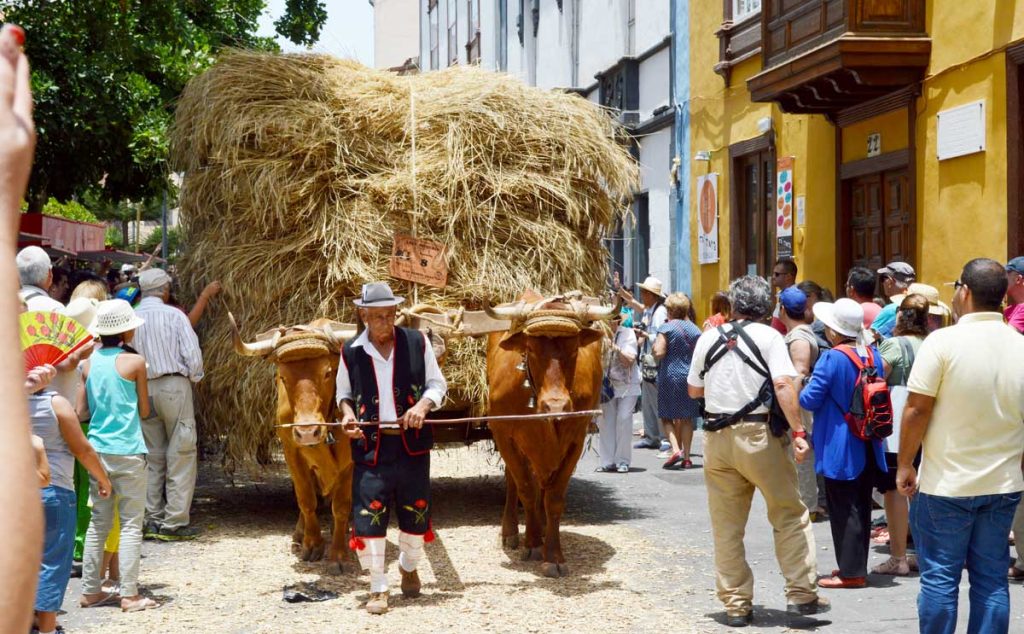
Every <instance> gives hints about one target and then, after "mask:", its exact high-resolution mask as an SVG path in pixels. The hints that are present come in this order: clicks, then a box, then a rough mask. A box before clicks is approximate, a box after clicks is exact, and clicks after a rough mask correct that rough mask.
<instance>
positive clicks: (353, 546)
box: [348, 535, 366, 550]
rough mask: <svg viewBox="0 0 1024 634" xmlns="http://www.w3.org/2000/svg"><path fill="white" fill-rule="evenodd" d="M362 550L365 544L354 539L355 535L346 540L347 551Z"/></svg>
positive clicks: (358, 539)
mask: <svg viewBox="0 0 1024 634" xmlns="http://www.w3.org/2000/svg"><path fill="white" fill-rule="evenodd" d="M364 548H366V542H364V541H363V540H362V539H360V538H358V537H356V536H355V535H352V537H351V538H350V539H349V540H348V549H349V550H362V549H364Z"/></svg>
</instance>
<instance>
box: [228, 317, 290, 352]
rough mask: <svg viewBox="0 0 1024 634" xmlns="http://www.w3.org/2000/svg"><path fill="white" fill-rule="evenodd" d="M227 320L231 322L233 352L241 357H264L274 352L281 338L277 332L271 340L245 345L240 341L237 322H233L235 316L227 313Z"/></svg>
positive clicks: (279, 332) (240, 336)
mask: <svg viewBox="0 0 1024 634" xmlns="http://www.w3.org/2000/svg"><path fill="white" fill-rule="evenodd" d="M228 320H229V321H230V322H231V341H232V342H233V343H234V345H235V352H237V353H238V354H240V355H242V356H243V357H265V356H267V355H268V354H270V353H271V352H273V351H274V348H276V347H277V342H278V340H279V339H280V338H281V331H280V330H279V331H277V332H276V333H274V337H273V338H272V339H267V340H264V341H259V342H256V343H246V342H244V341H242V335H241V334H240V333H239V332H238V322H236V321H235V316H234V315H232V314H231V312H230V311H228Z"/></svg>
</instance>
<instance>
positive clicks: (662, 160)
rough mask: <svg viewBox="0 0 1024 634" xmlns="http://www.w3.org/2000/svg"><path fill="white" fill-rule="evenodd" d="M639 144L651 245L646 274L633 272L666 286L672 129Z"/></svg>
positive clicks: (669, 274)
mask: <svg viewBox="0 0 1024 634" xmlns="http://www.w3.org/2000/svg"><path fill="white" fill-rule="evenodd" d="M638 142H639V144H640V179H641V183H642V184H641V189H643V190H647V196H648V214H649V218H650V224H651V245H650V249H649V250H648V258H649V260H648V268H649V269H650V270H649V271H636V272H635V275H634V277H633V279H635V280H637V281H639V280H640V279H641V278H640V277H637V276H642V275H647V274H649V275H653V276H655V277H657V278H658V279H659V280H661V281H662V282H663V283H664V284H665V285H666V287H669V286H670V285H671V280H672V270H671V266H672V257H671V256H672V252H671V245H670V240H671V237H672V226H671V214H670V209H669V167H668V166H669V160H670V158H669V153H670V152H671V147H672V145H671V144H672V128H671V127H667V128H663V129H661V130H659V131H657V132H654V133H652V134H649V135H647V136H645V137H643V138H641V139H639V140H638Z"/></svg>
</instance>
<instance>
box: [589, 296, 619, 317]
mask: <svg viewBox="0 0 1024 634" xmlns="http://www.w3.org/2000/svg"><path fill="white" fill-rule="evenodd" d="M621 310H622V298H621V297H620V298H619V299H618V301H616V302H615V305H614V306H611V307H605V306H587V313H586V315H587V321H604V320H607V319H611V318H612V317H614V316H616V315H618V314H619V311H621Z"/></svg>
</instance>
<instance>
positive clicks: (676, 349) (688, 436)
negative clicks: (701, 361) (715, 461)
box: [654, 293, 701, 469]
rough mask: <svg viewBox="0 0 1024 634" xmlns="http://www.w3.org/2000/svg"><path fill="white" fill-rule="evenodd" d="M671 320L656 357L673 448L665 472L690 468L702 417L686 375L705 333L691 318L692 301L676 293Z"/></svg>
mask: <svg viewBox="0 0 1024 634" xmlns="http://www.w3.org/2000/svg"><path fill="white" fill-rule="evenodd" d="M665 309H666V311H667V312H668V321H666V322H665V323H664V324H663V325H662V326H661V328H659V329H658V337H657V339H655V341H654V358H655V359H657V360H658V361H659V365H658V418H660V419H661V426H662V429H663V430H664V433H665V436H667V437H668V441H669V444H670V445H671V446H672V455H671V456H670V457H669V458H668V460H667V461H666V462H665V464H664V465H663V466H664V468H665V469H678V468H683V469H689V468H690V467H692V466H693V463H692V462H691V461H690V446H691V445H692V443H693V419H694V418H696V417H697V416H700V405H699V404H698V403H697V401H696V400H694V399H692V398H690V397H689V395H688V394H687V393H686V375H687V374H689V372H690V362H691V361H692V360H693V349H694V347H696V345H697V339H698V338H700V335H701V331H700V328H698V327H697V325H696V324H694V323H693V322H692V321H690V319H689V317H688V316H689V314H690V311H691V303H690V298H689V297H687V296H686V295H684V294H683V293H672V294H671V295H669V296H668V298H667V299H666V300H665Z"/></svg>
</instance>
